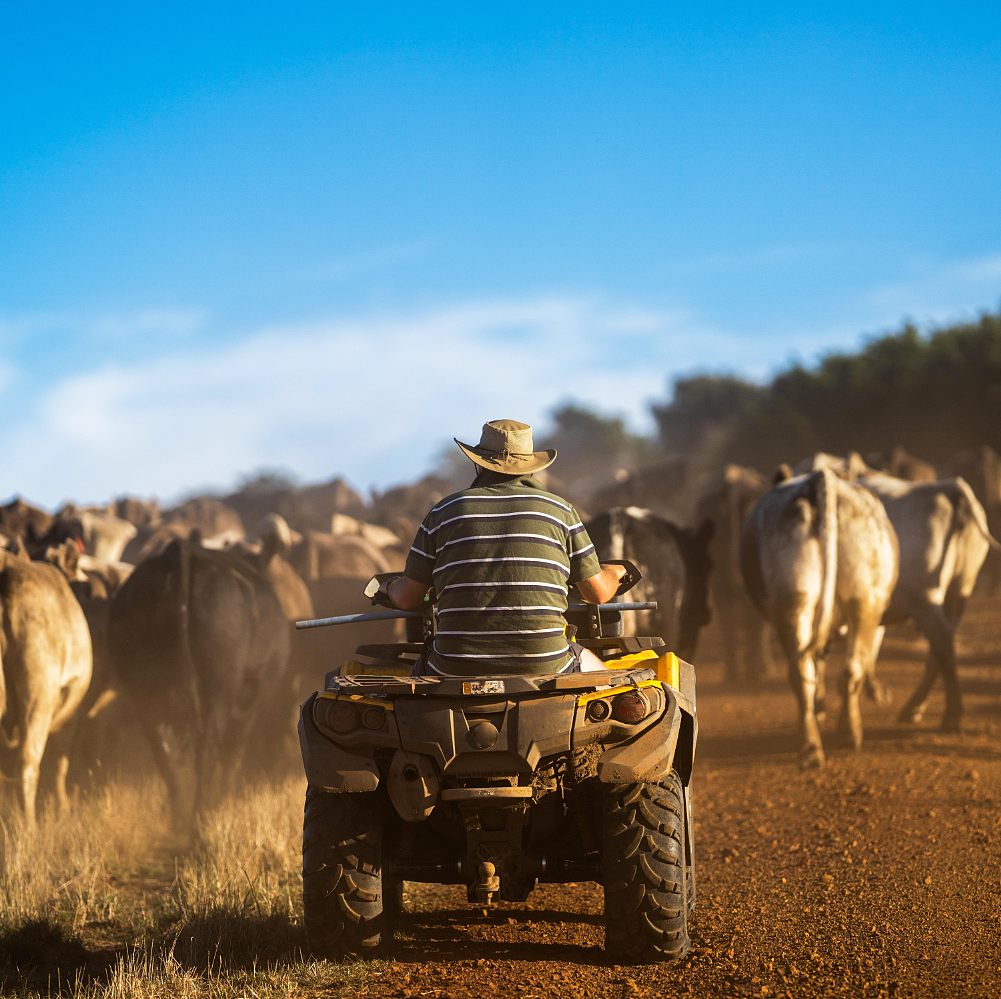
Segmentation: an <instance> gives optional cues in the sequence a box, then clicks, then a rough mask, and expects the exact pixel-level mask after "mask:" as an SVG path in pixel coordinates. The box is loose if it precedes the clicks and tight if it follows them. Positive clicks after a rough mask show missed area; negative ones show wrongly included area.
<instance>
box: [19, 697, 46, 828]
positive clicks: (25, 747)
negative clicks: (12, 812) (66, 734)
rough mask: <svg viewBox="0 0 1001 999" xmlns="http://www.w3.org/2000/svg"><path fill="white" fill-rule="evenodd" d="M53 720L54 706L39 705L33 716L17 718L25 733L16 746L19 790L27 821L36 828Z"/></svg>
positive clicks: (29, 826) (31, 826) (30, 826)
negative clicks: (50, 725) (41, 775)
mask: <svg viewBox="0 0 1001 999" xmlns="http://www.w3.org/2000/svg"><path fill="white" fill-rule="evenodd" d="M51 720H52V711H51V709H50V710H48V711H46V710H44V709H43V708H41V707H39V709H37V710H35V711H33V712H32V713H31V716H30V717H28V718H22V719H19V721H18V727H19V728H20V730H21V731H22V732H23V733H24V738H23V739H22V740H21V743H20V745H19V746H18V747H17V758H16V768H17V773H18V775H19V784H18V792H19V797H20V800H21V808H22V809H23V810H24V818H25V822H26V823H27V825H28V828H29V829H34V828H35V802H36V800H37V798H38V778H39V774H40V773H41V768H42V757H43V756H44V755H45V743H46V742H47V741H48V737H49V724H50V722H51Z"/></svg>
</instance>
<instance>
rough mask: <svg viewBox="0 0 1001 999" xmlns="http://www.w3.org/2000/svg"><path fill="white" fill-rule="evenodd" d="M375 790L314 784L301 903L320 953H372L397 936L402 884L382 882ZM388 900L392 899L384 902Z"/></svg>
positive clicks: (338, 956)
mask: <svg viewBox="0 0 1001 999" xmlns="http://www.w3.org/2000/svg"><path fill="white" fill-rule="evenodd" d="M373 799H374V795H373V794H350V793H348V794H336V793H331V792H329V791H319V790H316V789H314V788H309V789H308V790H307V791H306V808H305V815H304V817H303V823H302V906H303V912H304V915H305V923H306V941H307V943H308V944H309V949H310V950H311V951H312V953H313V954H315V955H316V956H317V957H323V958H327V959H328V960H345V959H355V958H362V957H372V956H374V955H376V954H377V953H378V951H379V948H380V946H381V945H382V944H383V942H384V941H388V940H389V939H390V937H391V936H392V930H393V927H392V926H391V925H390V924H391V923H392V922H393V921H394V918H393V917H395V916H397V915H398V913H396V912H395V911H394V910H395V908H396V906H394V904H393V901H394V900H393V899H386V897H385V894H384V892H387V891H388V892H389V893H391V894H393V895H394V896H398V894H399V891H400V887H401V886H400V885H389V884H385V885H384V883H383V875H382V860H383V858H382V853H383V846H382V840H383V834H382V816H381V809H380V808H379V806H378V804H377V802H375V801H374V800H373ZM387 901H388V903H389V904H388V905H385V902H387Z"/></svg>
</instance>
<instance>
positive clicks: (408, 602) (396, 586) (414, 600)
mask: <svg viewBox="0 0 1001 999" xmlns="http://www.w3.org/2000/svg"><path fill="white" fill-rule="evenodd" d="M430 589H431V586H430V584H429V583H418V582H417V580H416V579H411V578H410V577H409V576H394V577H393V578H392V579H391V580H390V581H389V585H388V586H387V587H386V593H388V594H389V599H390V600H392V601H393V605H394V606H396V607H399V608H400V610H419V609H420V606H421V604H422V603H424V597H425V596H426V595H427V592H428V590H430Z"/></svg>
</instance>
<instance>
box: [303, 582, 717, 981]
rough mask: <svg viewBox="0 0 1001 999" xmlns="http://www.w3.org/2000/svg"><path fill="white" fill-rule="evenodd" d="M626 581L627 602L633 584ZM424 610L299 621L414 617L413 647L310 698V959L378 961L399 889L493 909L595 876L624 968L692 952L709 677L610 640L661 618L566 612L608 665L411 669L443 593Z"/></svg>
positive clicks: (610, 947) (373, 585)
mask: <svg viewBox="0 0 1001 999" xmlns="http://www.w3.org/2000/svg"><path fill="white" fill-rule="evenodd" d="M628 570H629V571H628V572H627V575H626V578H625V580H624V582H623V585H622V586H621V587H620V593H621V592H625V590H626V589H628V588H629V587H631V586H633V585H635V583H636V582H638V581H639V573H638V572H637V571H636V570H635V567H633V566H628ZM380 582H382V580H381V579H380V577H373V579H372V580H371V581H370V582H369V585H368V586H367V587H366V589H365V592H366V594H367V595H368V596H373V595H376V594H377V593H378V590H379V586H380ZM572 593H573V591H571V594H572ZM424 606H425V611H424V612H423V613H415V612H403V611H389V612H381V613H373V614H363V615H348V616H346V617H344V618H327V619H324V620H322V621H308V622H306V621H304V622H299V625H298V626H301V627H317V626H320V625H322V624H335V623H337V624H339V623H348V622H350V621H357V620H372V619H373V618H381V617H404V616H405V617H407V618H408V620H407V628H408V636H407V637H408V638H409V639H411V641H408V642H407V643H404V644H397V645H363V646H360V647H359V648H358V650H357V652H356V656H358V657H359V658H358V659H355V660H351V661H349V662H348V663H346V664H345V665H344V666H343V667H341V668H340V669H338V670H335V671H333V672H331V673H328V674H327V676H326V680H325V683H324V688H323V690H321V691H318V692H317V693H315V694H313V695H312V696H310V697H309V699H308V700H307V701H306V702H305V703H304V704H303V705H302V709H301V712H300V719H299V741H300V746H301V749H302V759H303V765H304V767H305V770H306V777H307V780H308V789H307V791H306V807H305V818H304V821H303V846H302V850H303V864H302V876H303V907H304V910H305V922H306V936H307V939H308V942H309V946H310V948H311V949H312V951H313V953H314V954H316V955H317V956H320V957H326V958H331V959H344V958H357V957H364V956H374V955H377V954H378V953H379V951H380V948H381V947H382V946H383V945H384V944H385V943H386V942H388V941H389V940H390V939H391V938H392V935H393V932H394V926H395V924H396V922H397V920H398V919H399V918H400V915H401V913H402V911H403V904H402V892H403V882H404V881H412V882H426V883H432V884H462V885H465V886H466V893H467V898H468V900H469V902H470V903H471V904H473V905H475V906H478V907H480V908H487V907H489V906H491V905H493V904H495V900H496V899H502V900H506V901H511V902H522V901H525V900H526V899H527V898H528V896H529V894H530V893H531V892H532V890H533V889H534V888H535V887H536V885H537V884H539V883H540V882H541V883H550V884H551V883H565V882H576V881H595V882H597V883H599V884H601V885H603V887H604V894H605V949H606V951H607V952H608V953H609V955H610V956H611V957H613V958H614V959H615V960H617V961H621V962H629V963H638V962H646V961H665V960H678V959H680V958H683V957H684V956H685V955H686V954H687V953H688V950H689V948H690V941H689V934H688V926H689V919H690V917H691V915H692V913H693V911H694V909H695V860H694V841H693V835H692V793H691V786H690V781H691V775H692V764H693V761H694V757H695V743H696V738H697V735H698V722H697V718H696V712H695V670H694V667H693V666H691V665H690V664H689V663H686V662H683V661H681V660H679V659H678V658H677V657H676V656H675V655H674V654H673V653H672V652H671V651H670V650H668V649H667V648H666V647H665V645H664V643H663V642H662V641H661V640H660V639H658V638H622V637H617V636H616V634H615V632H616V631H618V632H620V633H621V617H620V614H619V612H620V611H622V610H626V609H641V608H647V607H651V606H656V605H655V604H628V603H621V602H620V603H610V604H603V605H600V606H596V605H590V606H588V605H584V604H582V603H579V604H573V603H571V605H570V609H569V611H568V613H567V615H566V617H567V621H568V622H569V626H568V633H570V634H574V633H575V631H576V630H577V629H580V630H583V631H585V632H586V633H587V634H588V636H589V637H587V638H579V637H576V638H575V640H576V641H578V642H579V644H581V645H583V646H585V647H586V648H589V649H591V651H593V652H594V653H595V654H596V655H598V656H599V658H601V659H602V660H603V662H604V665H605V666H606V669H605V670H601V671H595V672H584V673H562V674H555V675H548V676H511V675H503V676H501V675H484V676H481V677H477V678H475V679H472V678H465V677H454V678H453V677H442V678H433V677H426V676H410V672H411V670H412V668H413V664H414V662H415V661H416V659H417V657H418V656H419V655H420V654H421V653H422V652H423V651H424V649H425V648H426V644H427V641H428V640H429V639H430V637H431V636H432V635H433V631H434V625H435V620H434V610H433V607H434V605H433V600H429V601H427V602H426V603H425V605H424ZM421 639H424V641H423V642H422V641H421Z"/></svg>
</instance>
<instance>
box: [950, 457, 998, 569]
mask: <svg viewBox="0 0 1001 999" xmlns="http://www.w3.org/2000/svg"><path fill="white" fill-rule="evenodd" d="M955 482H956V488H957V489H958V490H959V502H958V503H957V511H960V510H961V512H962V514H963V515H964V519H969V521H970V522H971V523H973V524H975V525H976V527H977V530H978V531H980V533H981V534H982V535H983V536H984V541H986V542H987V544H989V545H990V546H991V548H993V549H994V551H996V552H1001V541H998V540H997V539H996V538H995V537H993V536H992V535H991V531H990V528H989V527H988V526H987V514H986V513H984V508H983V507H982V506H981V505H980V500H978V499H977V497H976V496H975V495H974V493H973V490H972V489H971V488H970V484H969V483H968V482H967V481H966V479H964V478H961V477H960V476H958V475H957V476H956V480H955Z"/></svg>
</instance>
